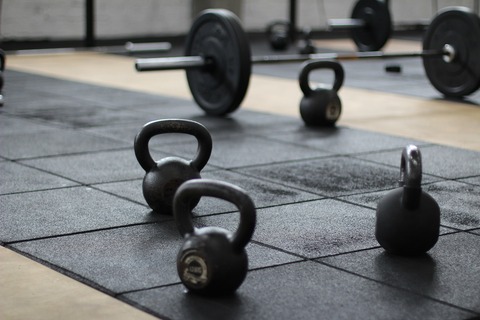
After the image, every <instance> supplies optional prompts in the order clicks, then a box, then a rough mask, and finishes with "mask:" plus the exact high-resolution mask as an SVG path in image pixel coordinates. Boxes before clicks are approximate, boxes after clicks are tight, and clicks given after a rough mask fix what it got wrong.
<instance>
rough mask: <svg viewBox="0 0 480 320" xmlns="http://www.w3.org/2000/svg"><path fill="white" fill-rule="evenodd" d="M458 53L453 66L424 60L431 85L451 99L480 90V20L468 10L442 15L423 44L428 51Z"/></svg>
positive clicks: (455, 9) (450, 10) (438, 60)
mask: <svg viewBox="0 0 480 320" xmlns="http://www.w3.org/2000/svg"><path fill="white" fill-rule="evenodd" d="M446 44H449V45H451V46H452V47H453V48H454V50H455V58H454V59H453V61H452V62H446V61H445V60H444V59H443V57H427V56H426V57H423V66H424V68H425V73H426V75H427V77H428V79H429V80H430V83H431V84H432V85H433V86H434V87H435V89H437V90H438V91H440V92H441V93H443V94H444V95H445V96H447V97H454V98H458V97H463V96H467V95H469V94H471V93H473V92H475V91H477V89H478V88H479V87H480V19H479V17H478V16H477V15H476V14H475V13H473V12H471V11H470V10H469V9H467V8H463V7H450V8H446V9H445V10H442V11H440V12H439V13H438V14H437V16H435V18H434V19H433V20H432V22H431V23H430V25H429V27H428V29H427V31H426V33H425V37H424V40H423V49H424V50H431V49H433V50H442V49H443V47H444V46H445V45H446Z"/></svg>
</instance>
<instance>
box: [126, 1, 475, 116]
mask: <svg viewBox="0 0 480 320" xmlns="http://www.w3.org/2000/svg"><path fill="white" fill-rule="evenodd" d="M479 39H480V18H479V17H478V16H477V15H476V14H474V13H473V12H472V11H470V10H469V9H468V8H464V7H449V8H446V9H444V10H442V11H440V12H439V13H438V14H437V15H436V16H435V17H434V18H433V20H432V22H431V23H430V25H429V26H428V28H427V30H426V34H425V36H424V39H423V50H422V51H419V52H399V53H385V52H381V51H371V52H355V53H322V54H292V55H266V56H253V57H252V56H251V51H250V45H249V41H248V38H247V35H246V33H245V32H244V30H243V28H242V26H241V23H240V20H239V19H238V17H237V16H235V15H234V14H233V13H232V12H230V11H228V10H224V9H209V10H205V11H203V12H202V13H201V14H200V15H199V16H198V17H197V18H196V19H195V21H194V22H193V24H192V27H191V29H190V32H189V34H188V36H187V40H186V46H185V56H183V57H166V58H150V59H137V60H136V62H135V67H136V69H137V70H138V71H157V70H172V69H185V70H186V74H187V81H188V85H189V88H190V91H191V92H192V95H193V98H194V99H195V101H196V102H197V104H198V105H199V106H200V108H202V109H203V110H204V111H205V112H206V113H207V114H209V115H217V116H219V115H226V114H228V113H231V112H233V111H235V110H236V109H237V108H238V107H239V106H240V104H241V102H242V100H243V98H244V97H245V94H246V92H247V88H248V84H249V80H250V74H251V64H252V63H256V64H260V63H262V64H267V63H284V62H301V61H306V60H340V61H343V60H357V59H391V58H409V57H421V58H422V59H423V65H424V69H425V73H426V75H427V78H428V79H429V81H430V83H431V84H432V85H433V86H434V87H435V88H436V89H437V90H438V91H439V92H441V93H442V94H444V95H445V96H446V97H454V98H458V97H464V96H467V95H469V94H471V93H473V92H475V91H476V90H477V89H478V88H479V87H480V61H479V60H480V41H479Z"/></svg>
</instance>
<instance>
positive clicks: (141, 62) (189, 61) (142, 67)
mask: <svg viewBox="0 0 480 320" xmlns="http://www.w3.org/2000/svg"><path fill="white" fill-rule="evenodd" d="M448 54H449V53H448V52H446V51H445V50H424V51H420V52H397V53H385V52H382V51H371V52H355V53H316V54H291V55H270V56H253V57H252V60H251V61H252V63H255V64H268V63H288V62H302V61H306V60H339V61H342V60H357V59H393V58H411V57H435V56H446V55H448ZM209 63H210V62H209V61H208V59H205V58H203V57H201V56H186V57H167V58H146V59H138V60H137V61H136V63H135V68H136V69H137V70H138V71H155V70H175V69H189V68H202V67H205V66H207V65H209Z"/></svg>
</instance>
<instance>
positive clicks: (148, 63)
mask: <svg viewBox="0 0 480 320" xmlns="http://www.w3.org/2000/svg"><path fill="white" fill-rule="evenodd" d="M208 64H209V63H208V61H207V59H205V58H203V57H200V56H187V57H167V58H145V59H137V60H136V61H135V69H137V71H157V70H177V69H190V68H203V67H206V66H207V65H208Z"/></svg>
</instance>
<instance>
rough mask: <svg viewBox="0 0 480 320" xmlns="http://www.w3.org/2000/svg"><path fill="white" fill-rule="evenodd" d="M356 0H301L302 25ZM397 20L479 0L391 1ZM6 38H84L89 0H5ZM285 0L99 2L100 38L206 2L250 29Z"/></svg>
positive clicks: (183, 26)
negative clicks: (232, 13)
mask: <svg viewBox="0 0 480 320" xmlns="http://www.w3.org/2000/svg"><path fill="white" fill-rule="evenodd" d="M354 2H355V0H324V1H322V0H299V1H298V15H297V17H298V25H299V26H311V27H312V28H314V29H323V28H324V27H325V25H326V20H327V19H329V18H345V17H348V16H349V12H350V10H351V7H352V4H353V3H354ZM390 2H391V4H390V8H391V12H392V15H393V19H394V23H415V22H418V21H421V20H427V21H428V20H429V19H430V18H431V17H432V15H433V13H434V10H435V9H440V8H442V7H445V6H451V5H462V6H467V7H470V8H472V9H473V8H475V9H476V10H478V0H437V1H431V0H391V1H390ZM0 3H1V18H0V37H1V39H2V40H62V39H82V38H83V37H84V33H85V26H84V15H85V12H84V11H85V9H84V6H85V0H3V1H1V0H0ZM288 3H289V1H287V0H281V1H280V0H243V1H241V0H237V1H228V0H134V1H132V0H96V1H95V13H96V27H95V28H96V29H95V34H96V37H97V38H98V39H115V38H128V37H132V38H134V37H147V36H172V35H179V34H184V33H185V32H187V31H188V29H189V26H190V24H191V21H192V16H194V15H195V14H196V12H198V11H199V10H201V9H202V8H204V7H205V6H212V7H227V8H229V9H231V10H233V11H235V12H236V13H237V14H238V15H239V16H240V17H241V19H242V21H243V25H244V27H245V29H246V30H247V31H260V30H264V28H265V26H266V24H267V23H268V22H270V21H272V20H277V19H286V18H287V17H288Z"/></svg>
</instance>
